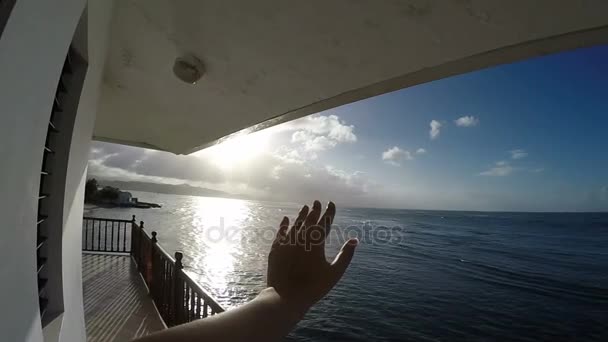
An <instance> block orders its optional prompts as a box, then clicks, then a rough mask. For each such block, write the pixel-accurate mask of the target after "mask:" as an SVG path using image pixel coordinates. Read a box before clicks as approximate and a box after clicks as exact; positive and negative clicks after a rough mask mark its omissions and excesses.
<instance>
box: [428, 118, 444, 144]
mask: <svg viewBox="0 0 608 342" xmlns="http://www.w3.org/2000/svg"><path fill="white" fill-rule="evenodd" d="M429 125H430V126H431V130H430V131H429V136H430V137H431V139H433V140H434V139H437V138H438V137H439V133H441V126H442V123H441V122H439V121H437V120H431V123H430V124H429Z"/></svg>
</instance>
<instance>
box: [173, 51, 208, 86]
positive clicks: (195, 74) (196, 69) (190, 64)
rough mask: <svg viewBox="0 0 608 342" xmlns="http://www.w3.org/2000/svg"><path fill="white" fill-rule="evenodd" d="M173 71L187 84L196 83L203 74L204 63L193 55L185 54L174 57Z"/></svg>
mask: <svg viewBox="0 0 608 342" xmlns="http://www.w3.org/2000/svg"><path fill="white" fill-rule="evenodd" d="M173 73H174V74H175V76H177V78H179V79H180V80H182V81H184V82H186V83H188V84H196V82H198V80H200V79H201V77H203V75H204V74H205V65H204V64H203V62H201V61H200V59H198V58H196V57H195V56H194V55H185V56H181V57H177V58H176V59H175V63H174V64H173Z"/></svg>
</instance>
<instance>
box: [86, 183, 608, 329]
mask: <svg viewBox="0 0 608 342" xmlns="http://www.w3.org/2000/svg"><path fill="white" fill-rule="evenodd" d="M132 193H133V195H134V196H135V197H139V199H140V200H142V201H150V202H156V203H161V204H162V205H163V207H162V208H160V209H147V210H144V209H131V208H115V209H103V208H90V207H89V208H87V209H86V210H85V216H95V217H107V218H123V219H130V218H131V215H136V216H137V220H138V221H139V220H143V221H145V228H146V230H148V231H156V232H157V233H158V241H159V243H160V244H161V245H162V246H163V247H164V248H165V250H167V251H168V252H170V253H173V251H177V250H179V251H182V252H183V253H184V265H185V269H186V270H187V272H189V273H190V274H191V275H192V276H193V277H194V279H196V280H197V281H198V282H199V283H200V284H201V285H202V286H203V287H204V288H206V289H208V291H209V292H210V293H211V294H212V295H213V296H215V298H216V299H218V301H219V302H220V304H222V305H223V306H224V307H225V308H227V309H230V308H233V307H235V306H238V305H239V304H241V303H243V302H246V301H247V300H249V299H251V298H253V297H254V296H255V295H256V294H257V293H258V292H259V291H260V290H261V289H263V288H264V287H265V273H266V257H267V253H268V250H269V246H270V244H271V242H272V238H273V237H274V232H275V231H276V229H277V228H278V224H279V221H280V220H281V218H282V217H283V216H284V215H287V216H289V217H290V218H293V217H294V216H295V215H296V214H297V212H298V210H299V208H300V206H299V205H296V204H288V203H272V202H260V201H244V200H234V199H222V198H208V197H193V196H176V195H165V194H154V193H145V192H136V191H133V192H132ZM337 206H338V211H337V215H336V219H335V223H334V226H333V229H332V233H331V235H330V237H329V239H328V244H327V254H328V256H331V257H333V256H334V255H335V253H336V252H337V251H338V249H339V248H340V246H341V244H342V243H343V242H344V241H345V239H346V238H347V237H348V236H355V235H356V236H358V237H359V239H360V240H361V243H360V245H359V247H358V248H357V252H356V254H355V257H354V259H353V261H352V264H351V266H350V268H349V269H348V271H347V272H346V274H345V275H344V278H343V279H342V281H341V282H340V283H339V284H338V285H337V286H336V287H335V288H334V289H333V290H332V292H331V293H330V294H329V295H328V296H327V297H326V298H324V299H323V300H322V301H321V302H319V303H318V304H317V305H316V306H315V307H313V308H312V309H311V310H310V312H309V313H308V314H307V315H306V317H305V319H304V320H303V321H302V322H300V324H299V325H298V327H297V328H296V329H295V330H294V331H293V332H292V334H291V335H290V336H289V339H290V340H293V341H497V340H500V341H538V340H552V341H556V340H577V341H583V340H584V341H608V213H507V212H492V213H491V212H458V211H426V210H388V209H361V208H342V207H340V203H337Z"/></svg>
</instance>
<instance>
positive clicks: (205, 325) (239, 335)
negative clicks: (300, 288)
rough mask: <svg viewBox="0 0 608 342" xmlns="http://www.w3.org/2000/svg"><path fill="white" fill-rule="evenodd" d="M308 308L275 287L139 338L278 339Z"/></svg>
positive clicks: (155, 341) (151, 341) (146, 341)
mask: <svg viewBox="0 0 608 342" xmlns="http://www.w3.org/2000/svg"><path fill="white" fill-rule="evenodd" d="M305 311H306V310H303V309H302V308H296V307H294V306H292V305H290V304H289V303H287V302H286V301H285V300H284V299H283V298H281V297H280V296H279V294H278V293H277V292H276V291H275V290H274V288H267V289H265V290H263V291H262V292H261V293H260V294H259V295H258V296H257V297H256V298H255V299H254V300H252V301H250V302H248V303H246V304H244V305H242V306H240V307H238V308H236V309H233V310H229V311H227V312H224V313H221V314H219V315H215V316H212V317H208V318H205V319H201V320H198V321H195V322H191V323H188V324H184V325H181V326H178V327H174V328H171V329H167V330H164V331H161V332H158V333H155V334H152V335H149V336H146V337H143V338H141V339H139V340H137V342H161V341H181V342H195V341H196V342H198V341H277V340H280V339H282V338H283V337H285V336H286V335H287V334H288V333H289V332H290V331H291V330H292V329H293V327H294V326H295V325H296V324H297V323H298V321H300V319H302V317H303V316H304V313H305Z"/></svg>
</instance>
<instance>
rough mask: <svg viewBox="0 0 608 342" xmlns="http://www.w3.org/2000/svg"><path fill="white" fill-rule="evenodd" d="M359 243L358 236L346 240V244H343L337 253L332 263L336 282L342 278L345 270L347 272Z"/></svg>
mask: <svg viewBox="0 0 608 342" xmlns="http://www.w3.org/2000/svg"><path fill="white" fill-rule="evenodd" d="M358 244H359V240H358V239H356V238H354V239H350V240H348V241H346V242H345V243H344V245H342V249H341V250H340V253H338V255H336V258H335V259H334V261H333V262H332V263H331V268H332V270H333V273H334V277H335V278H334V279H335V282H336V283H337V282H338V281H339V280H340V278H342V275H343V274H344V272H346V269H347V268H348V265H350V261H351V260H352V259H353V255H355V249H356V247H357V245H358Z"/></svg>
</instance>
